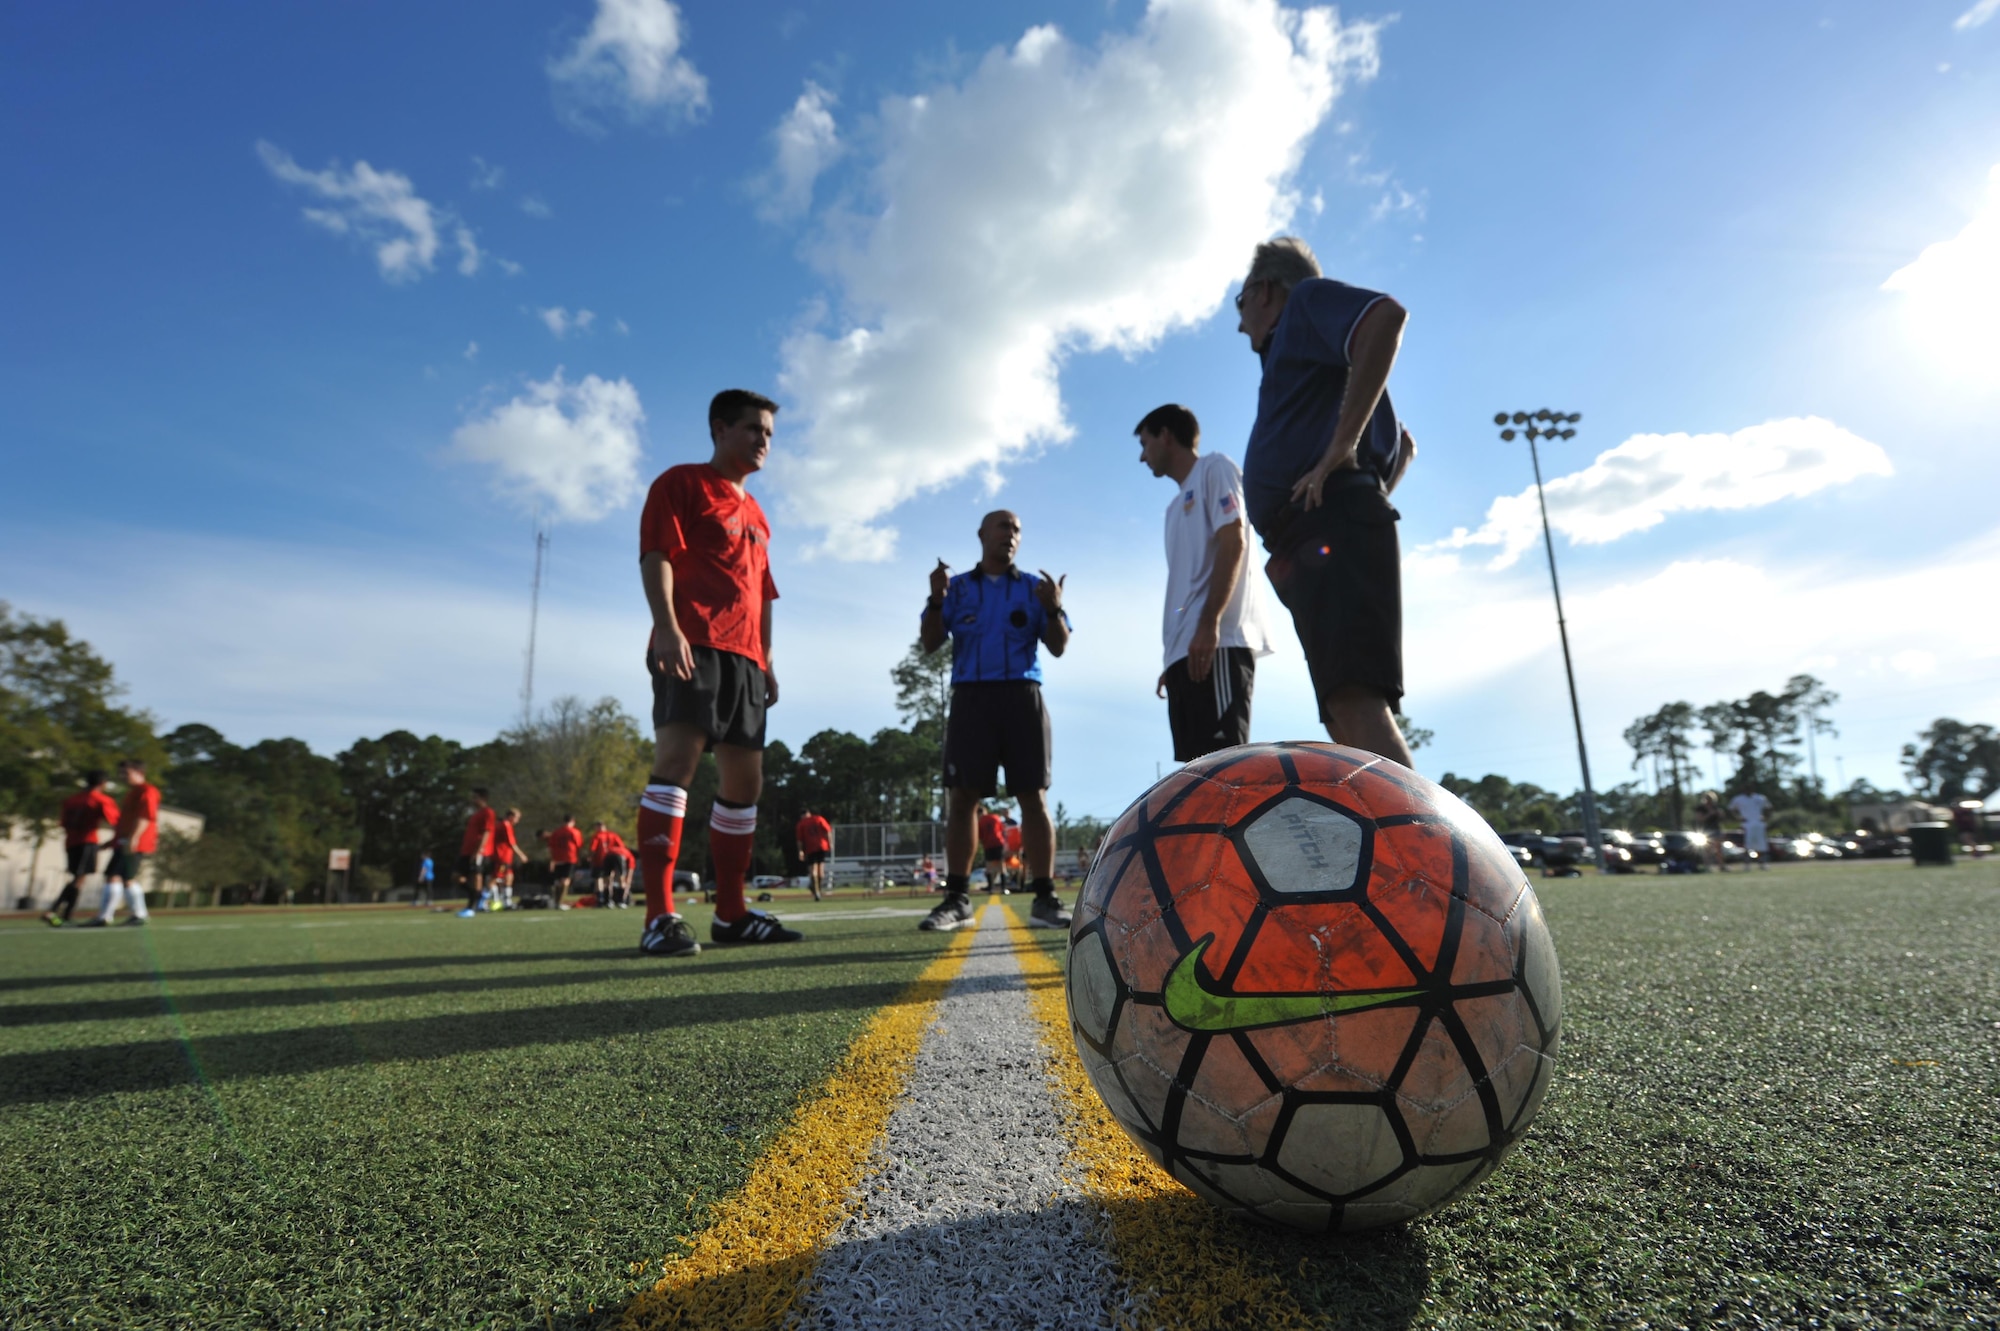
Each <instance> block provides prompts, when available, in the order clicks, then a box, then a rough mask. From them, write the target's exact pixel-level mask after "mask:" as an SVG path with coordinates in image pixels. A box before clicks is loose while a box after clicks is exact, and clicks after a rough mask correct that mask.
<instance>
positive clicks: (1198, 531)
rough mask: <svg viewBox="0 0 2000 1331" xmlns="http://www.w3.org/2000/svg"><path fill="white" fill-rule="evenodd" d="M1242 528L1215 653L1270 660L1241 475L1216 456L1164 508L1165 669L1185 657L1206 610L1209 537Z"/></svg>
mask: <svg viewBox="0 0 2000 1331" xmlns="http://www.w3.org/2000/svg"><path fill="white" fill-rule="evenodd" d="M1230 526H1237V527H1242V528H1243V539H1244V546H1245V548H1244V551H1243V563H1242V565H1241V566H1240V567H1239V568H1238V569H1237V572H1236V590H1235V591H1233V592H1232V593H1230V597H1229V601H1228V604H1226V605H1225V606H1223V608H1222V629H1221V632H1220V634H1219V635H1218V637H1217V641H1216V645H1217V646H1218V647H1248V648H1249V649H1250V650H1251V651H1252V652H1255V653H1256V654H1257V655H1258V656H1269V655H1270V654H1271V630H1270V626H1269V625H1268V624H1267V623H1266V622H1265V619H1264V598H1263V596H1262V595H1261V594H1260V592H1259V591H1258V587H1257V579H1256V578H1254V577H1252V576H1251V573H1250V566H1251V564H1252V563H1253V562H1254V561H1253V559H1252V552H1251V551H1250V549H1249V548H1248V547H1249V540H1250V531H1249V527H1248V526H1247V525H1246V524H1245V522H1244V518H1243V473H1242V472H1240V471H1238V470H1237V469H1236V464H1235V463H1234V462H1232V461H1230V460H1229V459H1228V458H1227V457H1224V456H1223V455H1222V454H1220V453H1203V454H1201V455H1200V456H1199V457H1197V458H1196V459H1195V463H1194V470H1193V471H1190V472H1189V473H1188V474H1187V479H1186V480H1184V481H1182V482H1181V485H1180V491H1179V493H1177V494H1175V495H1174V499H1173V502H1172V503H1170V504H1168V505H1167V607H1166V615H1165V618H1164V620H1163V621H1162V623H1161V632H1160V636H1161V639H1162V641H1163V642H1164V643H1165V644H1166V664H1167V665H1172V664H1173V663H1174V662H1176V661H1178V660H1180V659H1181V658H1182V657H1184V656H1186V655H1187V654H1188V644H1189V643H1190V642H1192V641H1193V640H1194V631H1195V627H1196V625H1197V624H1198V623H1199V621H1200V619H1201V610H1202V607H1203V606H1205V605H1207V604H1208V584H1209V575H1210V574H1212V573H1213V572H1214V571H1215V534H1216V533H1217V532H1219V531H1221V530H1223V529H1224V528H1226V527H1230Z"/></svg>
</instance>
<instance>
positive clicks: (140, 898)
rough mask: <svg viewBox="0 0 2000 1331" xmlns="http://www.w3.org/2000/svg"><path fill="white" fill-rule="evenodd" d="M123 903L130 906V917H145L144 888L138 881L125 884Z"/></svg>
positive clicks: (138, 918)
mask: <svg viewBox="0 0 2000 1331" xmlns="http://www.w3.org/2000/svg"><path fill="white" fill-rule="evenodd" d="M125 904H126V905H128V906H130V907H131V908H132V918H133V919H135V920H143V919H145V918H146V889H145V887H144V886H143V885H141V884H139V883H136V882H134V883H127V884H125Z"/></svg>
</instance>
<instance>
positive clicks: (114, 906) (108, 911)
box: [97, 878, 125, 924]
mask: <svg viewBox="0 0 2000 1331" xmlns="http://www.w3.org/2000/svg"><path fill="white" fill-rule="evenodd" d="M124 904H125V884H124V883H122V882H120V881H119V880H118V879H116V878H107V879H105V880H104V905H103V906H102V907H101V908H100V909H99V910H98V912H97V918H98V919H100V920H103V921H104V922H105V923H106V924H109V923H111V917H112V916H114V915H116V914H117V913H118V908H119V907H120V906H122V905H124Z"/></svg>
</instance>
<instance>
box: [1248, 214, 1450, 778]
mask: <svg viewBox="0 0 2000 1331" xmlns="http://www.w3.org/2000/svg"><path fill="white" fill-rule="evenodd" d="M1236 309H1237V313H1238V315H1239V321H1238V323H1237V328H1238V330H1239V331H1240V332H1242V333H1243V334H1244V335H1245V336H1246V337H1248V338H1249V339H1250V348H1251V350H1253V351H1255V352H1256V353H1257V355H1258V357H1259V358H1260V359H1261V360H1262V361H1263V363H1264V378H1263V382H1262V383H1261V384H1260V385H1259V386H1258V389H1257V422H1256V424H1255V425H1254V426H1253V427H1252V428H1251V431H1250V443H1249V445H1248V447H1246V448H1245V449H1244V452H1243V485H1244V492H1245V498H1246V500H1247V507H1248V508H1249V514H1250V525H1251V526H1252V527H1254V528H1255V529H1256V531H1257V534H1258V535H1259V536H1260V537H1262V538H1263V541H1264V548H1265V549H1267V550H1268V551H1270V553H1271V561H1270V563H1269V564H1268V565H1266V570H1265V571H1266V572H1267V573H1268V575H1269V576H1270V579H1271V586H1272V587H1273V589H1275V590H1276V592H1277V593H1278V599H1279V600H1281V601H1283V602H1284V604H1285V608H1286V609H1287V610H1290V611H1291V612H1292V623H1293V625H1294V626H1295V627H1296V628H1297V629H1298V634H1299V643H1300V645H1301V646H1302V647H1304V649H1305V654H1306V665H1307V666H1308V668H1310V670H1311V671H1312V681H1313V692H1314V694H1315V695H1317V697H1318V699H1319V710H1320V717H1321V719H1322V720H1323V721H1325V723H1326V728H1327V732H1328V733H1329V734H1331V735H1332V736H1333V738H1334V739H1335V740H1336V741H1337V742H1339V743H1341V744H1349V745H1353V746H1354V747H1356V748H1362V749H1367V750H1368V751H1369V752H1371V753H1379V754H1381V755H1382V756H1383V757H1385V758H1392V759H1394V760H1395V761H1397V762H1399V763H1402V764H1404V765H1405V766H1408V765H1410V749H1409V746H1408V745H1407V744H1405V743H1404V742H1403V735H1402V732H1401V731H1400V730H1399V729H1397V727H1396V716H1395V714H1396V711H1397V710H1398V705H1399V704H1400V703H1401V701H1402V697H1403V605H1402V568H1401V564H1402V560H1401V554H1400V551H1399V550H1398V548H1397V543H1396V521H1397V519H1398V517H1399V516H1400V515H1399V514H1398V513H1397V512H1396V510H1395V509H1394V508H1393V507H1391V506H1390V503H1389V492H1390V491H1391V490H1393V489H1395V487H1396V483H1397V482H1398V481H1399V480H1401V479H1402V475H1403V469H1404V468H1405V467H1406V466H1408V465H1409V461H1410V457H1411V455H1412V454H1413V453H1414V452H1415V446H1414V445H1413V444H1411V443H1410V440H1409V436H1408V435H1407V434H1406V433H1404V431H1403V429H1402V427H1401V426H1400V425H1399V424H1398V423H1397V421H1396V412H1395V409H1394V408H1393V407H1392V406H1390V404H1389V397H1388V394H1387V392H1386V391H1385V388H1386V386H1387V384H1388V382H1389V370H1390V368H1391V367H1392V366H1393V365H1394V364H1395V363H1396V352H1397V349H1398V348H1399V347H1400V345H1401V343H1402V336H1403V323H1404V321H1405V320H1406V319H1407V318H1408V315H1407V313H1406V312H1405V311H1404V309H1403V307H1402V306H1401V305H1398V304H1397V303H1396V302H1395V301H1393V300H1391V299H1390V298H1389V297H1387V296H1385V295H1382V294H1381V293H1380V292H1375V291H1364V290H1362V289H1361V288H1359V287H1351V286H1348V285H1347V284H1345V283H1343V282H1334V281H1330V280H1329V279H1327V278H1324V277H1322V276H1320V269H1319V260H1317V259H1316V258H1314V257H1313V252H1312V250H1311V249H1310V248H1308V247H1307V245H1306V243H1305V242H1304V241H1302V240H1300V239H1298V238H1297V237H1295V236H1284V237H1281V238H1279V239H1277V240H1273V241H1267V242H1266V243H1264V244H1262V245H1259V246H1258V247H1257V252H1256V255H1255V257H1254V258H1253V259H1252V260H1251V264H1250V272H1249V274H1248V275H1247V276H1246V277H1245V278H1244V279H1243V290H1242V292H1241V293H1240V294H1239V295H1238V296H1237V298H1236Z"/></svg>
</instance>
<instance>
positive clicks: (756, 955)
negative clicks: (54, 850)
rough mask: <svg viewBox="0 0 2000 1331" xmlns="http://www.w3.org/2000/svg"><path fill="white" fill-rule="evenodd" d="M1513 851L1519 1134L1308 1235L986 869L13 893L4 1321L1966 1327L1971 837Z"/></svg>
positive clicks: (1978, 1305)
mask: <svg viewBox="0 0 2000 1331" xmlns="http://www.w3.org/2000/svg"><path fill="white" fill-rule="evenodd" d="M1537 888H1538V890H1539V891H1540V892H1541V894H1542V898H1543V902H1544V905H1545V907H1546V909H1547V914H1548V917H1549V921H1550V925H1551V927H1552V929H1553V930H1554V933H1555V937H1556V941H1557V945H1558V948H1559V950H1560V954H1561V958H1562V963H1563V969H1564V992H1565V999H1566V1006H1567V1016H1566V1026H1565V1038H1564V1044H1563V1049H1562V1056H1561V1063H1560V1067H1559V1074H1558V1079H1557V1083H1556V1087H1555V1089H1554V1090H1553V1091H1552V1093H1551V1095H1550V1098H1549V1101H1548V1103H1547V1105H1546V1107H1545V1108H1544V1110H1543V1111H1542V1114H1541V1117H1540V1119H1539V1120H1538V1121H1537V1123H1536V1125H1535V1127H1534V1129H1533V1131H1532V1132H1531V1133H1530V1134H1529V1136H1528V1138H1527V1140H1526V1142H1525V1143H1524V1145H1523V1146H1522V1148H1521V1149H1520V1151H1519V1152H1518V1153H1517V1154H1516V1155H1515V1156H1514V1157H1513V1158H1512V1159H1511V1160H1510V1161H1509V1162H1508V1164H1507V1165H1506V1166H1505V1167H1503V1168H1502V1169H1501V1170H1500V1171H1499V1172H1498V1173H1497V1174H1496V1175H1495V1176H1494V1177H1493V1178H1492V1179H1491V1180H1489V1181H1488V1182H1487V1183H1486V1184H1485V1185H1484V1186H1483V1187H1481V1188H1480V1189H1479V1190H1478V1191H1477V1192H1476V1193H1474V1194H1473V1195H1472V1196H1471V1197H1469V1198H1468V1199H1466V1200H1463V1201H1461V1202H1458V1203H1456V1204H1454V1205H1452V1206H1450V1207H1448V1208H1447V1209H1446V1210H1444V1211H1443V1212H1441V1213H1439V1214H1438V1215H1435V1216H1433V1217H1431V1218H1429V1219H1427V1220H1425V1221H1423V1222H1421V1223H1419V1224H1417V1225H1415V1226H1412V1227H1410V1228H1408V1229H1405V1230H1398V1231H1390V1232H1385V1233H1380V1234H1375V1235H1367V1236H1361V1237H1357V1238H1346V1239H1340V1238H1335V1239H1323V1240H1314V1239H1308V1238H1304V1237H1300V1236H1293V1235H1288V1234H1274V1233H1270V1232H1267V1231H1263V1230H1256V1229H1251V1228H1247V1227H1244V1226H1242V1225H1240V1224H1238V1223H1237V1222H1234V1221H1230V1220H1225V1219H1221V1218H1219V1217H1217V1216H1215V1215H1214V1214H1213V1213H1212V1212H1210V1211H1208V1210H1207V1208H1206V1206H1205V1204H1203V1203H1201V1202H1198V1201H1196V1200H1194V1199H1192V1198H1189V1197H1187V1196H1186V1195H1185V1194H1182V1193H1180V1192H1179V1190H1178V1189H1177V1188H1176V1187H1175V1186H1174V1185H1172V1184H1163V1183H1161V1182H1160V1181H1159V1180H1158V1177H1157V1175H1156V1174H1149V1173H1148V1170H1149V1169H1150V1166H1141V1165H1139V1164H1138V1163H1136V1161H1135V1157H1134V1153H1133V1151H1132V1150H1131V1148H1130V1147H1129V1146H1128V1145H1126V1144H1125V1142H1124V1140H1123V1138H1122V1136H1120V1135H1119V1134H1118V1133H1117V1131H1116V1129H1113V1128H1108V1127H1107V1125H1106V1124H1105V1122H1104V1121H1103V1119H1102V1117H1101V1115H1096V1116H1093V1113H1092V1110H1093V1106H1092V1105H1091V1103H1090V1102H1089V1099H1088V1095H1089V1093H1088V1091H1087V1089H1084V1088H1083V1086H1082V1084H1081V1083H1080V1082H1078V1081H1077V1080H1076V1079H1075V1069H1074V1066H1073V1063H1066V1060H1068V1059H1069V1057H1070V1056H1069V1055H1067V1053H1066V1052H1065V1051H1064V1046H1063V1045H1062V1044H1061V1043H1060V1042H1057V1043H1054V1044H1052V1043H1051V1038H1050V1035H1051V1029H1052V1025H1053V1024H1055V1023H1059V1022H1060V1005H1061V984H1060V971H1059V967H1060V965H1061V958H1062V948H1061V946H1060V944H1061V941H1062V940H1061V938H1060V936H1059V935H1054V934H1052V933H1037V934H1030V933H1029V932H1028V931H1027V930H1025V929H1023V928H1021V927H1020V926H1019V924H1018V917H1016V916H1014V914H1013V911H1012V910H1011V907H1012V906H1013V904H1014V903H1013V901H1012V900H1009V901H1007V902H998V901H996V902H995V903H994V904H993V905H992V907H991V908H989V909H988V911H987V912H986V914H985V916H984V917H983V920H982V927H981V928H980V930H979V931H978V932H977V933H976V934H958V935H929V934H921V933H919V932H917V931H916V929H915V928H914V923H915V919H914V916H912V915H910V914H907V913H905V912H908V911H911V910H915V909H918V908H919V907H918V903H915V902H904V901H901V900H900V899H894V898H892V899H888V900H886V901H882V900H880V899H871V900H860V899H856V898H851V897H850V898H847V899H844V900H843V899H836V900H834V901H832V902H830V903H828V904H827V905H826V906H824V907H820V908H818V909H817V911H816V910H815V909H814V908H812V907H810V906H805V907H801V906H796V905H795V906H791V907H789V908H788V909H787V911H786V915H787V918H788V920H793V921H796V922H797V923H799V924H800V925H801V926H802V927H805V928H806V929H807V941H806V942H804V943H802V944H799V945H797V946H794V947H789V948H786V949H782V950H772V949H758V950H755V951H747V950H737V951H730V950H725V949H721V948H713V949H709V950H707V951H705V952H704V953H703V954H702V956H701V957H699V958H697V959H693V960H689V961H679V962H672V963H662V962H660V961H658V960H655V959H648V958H643V957H641V956H639V955H638V954H637V953H636V951H635V950H634V949H633V938H634V935H635V933H636V929H637V925H636V923H635V920H634V917H633V914H632V913H631V912H571V913H568V914H563V915H559V916H552V915H549V914H545V913H533V912H517V913H513V914H509V915H496V916H489V917H484V918H480V919H476V920H458V919H455V918H452V917H450V916H446V915H433V914H429V913H425V912H416V911H413V912H380V911H370V912H360V911H356V912H347V913H340V912H325V911H316V910H300V911H298V912H297V913H296V914H251V913H240V914H231V913H220V914H210V915H201V916H191V917H182V918H176V917H175V916H174V915H172V914H171V913H163V914H162V915H160V916H159V917H158V919H157V922H156V923H155V924H154V925H153V926H152V927H151V928H149V929H144V930H141V929H129V930H128V929H119V930H101V931H83V930H65V931H54V930H48V929H45V928H43V927H42V926H40V925H39V924H35V923H32V922H18V923H13V922H10V923H7V924H5V925H0V1028H4V1029H0V1104H3V1105H4V1112H0V1182H3V1183H4V1187H0V1192H4V1195H5V1197H6V1204H5V1206H4V1207H0V1308H4V1309H5V1313H4V1316H0V1321H4V1322H5V1323H6V1324H7V1325H9V1326H54V1325H64V1326H105V1327H111V1326H119V1327H169V1326H189V1327H192V1326H203V1327H207V1326H229V1327H234V1326H322V1325H324V1326H357V1327H359V1326H479V1327H486V1326H492V1327H516V1326H519V1327H530V1326H538V1327H565V1326H568V1327H579V1326H610V1325H619V1324H628V1325H640V1326H644V1325H689V1326H706V1325H715V1326H723V1325H743V1326H757V1325H778V1324H783V1323H784V1322H785V1321H786V1320H787V1319H789V1320H790V1321H791V1322H792V1323H794V1324H799V1325H807V1326H855V1325H862V1324H864V1323H865V1324H867V1325H870V1326H873V1327H891V1326H899V1325H907V1326H920V1325H992V1326H1007V1327H1013V1326H1032V1325H1072V1326H1099V1325H1119V1324H1126V1325H1134V1326H1147V1327H1153V1326H1157V1327H1180V1326H1235V1327H1264V1326H1297V1325H1308V1326H1327V1327H1401V1326H1425V1327H1454V1326H1492V1327H1518V1326H1642V1325H1644V1326H1678V1325H1691V1324H1703V1325H1780V1326H1861V1325H1864V1324H1876V1325H1885V1324H1886V1325H1899V1326H1973V1325H1993V1324H1996V1323H2000V1275H1996V1273H2000V1237H1997V1236H1996V1230H1997V1229H2000V1219H1997V1217H2000V1112H1996V1103H2000V973H1996V967H1995V965H1994V958H1995V957H1996V956H2000V864H1996V863H1994V862H1985V863H1960V864H1958V865H1956V866H1953V867H1951V868H1940V869H1914V868H1912V867H1910V866H1909V865H1908V864H1907V863H1901V862H1891V863H1880V862H1870V863H1863V864H1856V865H1799V866H1783V867H1780V868H1779V869H1777V870H1774V871H1772V872H1771V873H1769V874H1757V875H1737V874H1732V875H1730V876H1728V877H1718V876H1715V875H1708V876H1705V877H1702V878H1697V879H1686V878H1679V879H1675V878H1656V877H1653V876H1651V875H1644V876H1638V877H1633V878H1626V879H1613V880H1608V881H1607V880H1597V879H1582V880H1568V881H1555V882H1546V883H1544V882H1538V883H1537ZM885 912H886V913H885ZM697 915H698V912H697ZM1010 920H1013V921H1014V922H1012V923H1010ZM693 922H694V923H695V925H696V927H697V929H699V928H700V926H701V925H702V924H703V923H704V921H702V920H700V919H699V918H695V919H694V921H693ZM926 1032H928V1034H927V1033H926ZM663 1262H664V1263H665V1265H664V1266H663ZM663 1272H664V1274H665V1277H666V1278H665V1280H664V1281H662V1274H663ZM656 1282H657V1283H659V1284H660V1286H661V1287H660V1288H658V1289H655V1288H654V1287H655V1285H656Z"/></svg>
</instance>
